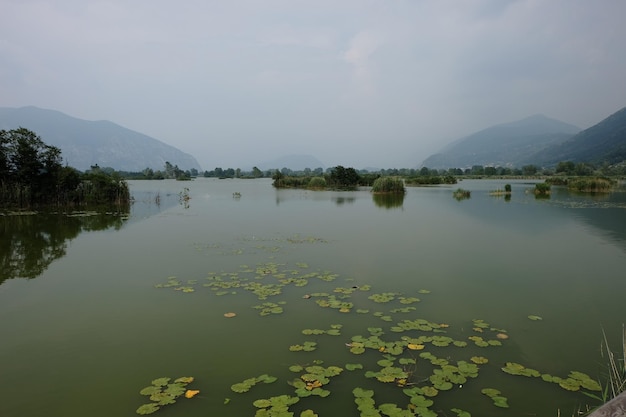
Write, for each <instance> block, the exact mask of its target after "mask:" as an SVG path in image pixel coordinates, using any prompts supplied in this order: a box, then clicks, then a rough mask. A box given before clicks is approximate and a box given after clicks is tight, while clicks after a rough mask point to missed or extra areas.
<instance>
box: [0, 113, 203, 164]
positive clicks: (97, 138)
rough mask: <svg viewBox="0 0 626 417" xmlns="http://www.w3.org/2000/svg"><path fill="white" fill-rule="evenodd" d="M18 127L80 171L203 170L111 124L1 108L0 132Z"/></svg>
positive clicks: (186, 156) (147, 138) (165, 146)
mask: <svg viewBox="0 0 626 417" xmlns="http://www.w3.org/2000/svg"><path fill="white" fill-rule="evenodd" d="M18 127H23V128H26V129H28V130H31V131H33V132H35V133H36V134H37V135H38V136H39V137H41V140H43V141H44V142H45V143H46V144H48V145H53V146H56V147H57V148H59V149H61V156H62V157H63V161H64V163H66V164H67V165H69V166H71V167H74V168H76V169H79V170H81V171H84V170H86V169H89V168H90V167H91V166H92V165H95V164H98V165H100V166H101V167H112V168H114V169H116V170H120V171H134V172H137V171H142V170H144V169H145V168H152V169H154V170H157V169H158V170H163V168H164V167H165V162H166V161H167V162H170V163H171V164H172V165H178V167H179V168H180V169H182V170H189V169H192V168H195V169H197V170H201V168H200V164H198V161H196V159H195V158H194V157H193V156H191V155H189V154H186V153H184V152H182V151H180V150H179V149H177V148H175V147H173V146H170V145H168V144H166V143H163V142H161V141H159V140H157V139H154V138H152V137H150V136H146V135H144V134H142V133H139V132H136V131H134V130H130V129H127V128H125V127H122V126H119V125H117V124H115V123H112V122H109V121H104V120H101V121H88V120H82V119H77V118H74V117H71V116H68V115H66V114H64V113H61V112H58V111H55V110H45V109H40V108H37V107H33V106H28V107H20V108H9V107H0V129H4V130H11V129H17V128H18Z"/></svg>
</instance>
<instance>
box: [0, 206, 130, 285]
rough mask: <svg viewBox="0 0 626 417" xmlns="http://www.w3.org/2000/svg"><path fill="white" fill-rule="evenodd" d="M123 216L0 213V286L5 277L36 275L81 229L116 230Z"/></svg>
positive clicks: (29, 276) (124, 217) (56, 256)
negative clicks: (0, 214) (1, 214)
mask: <svg viewBox="0 0 626 417" xmlns="http://www.w3.org/2000/svg"><path fill="white" fill-rule="evenodd" d="M125 219H126V215H124V216H120V215H112V214H85V213H82V214H73V215H66V214H33V215H3V216H0V236H2V238H1V239H0V285H1V284H2V283H3V282H4V281H5V280H7V279H9V278H29V279H30V278H37V277H38V276H39V275H41V274H42V273H43V272H44V271H45V270H46V269H47V268H48V266H49V265H50V264H51V263H52V262H53V261H54V260H56V259H59V258H61V257H63V256H65V251H66V248H67V241H68V240H71V239H74V238H76V237H77V236H78V235H79V234H80V233H81V232H84V231H95V230H104V229H108V228H115V229H119V228H120V227H122V225H123V224H124V221H125Z"/></svg>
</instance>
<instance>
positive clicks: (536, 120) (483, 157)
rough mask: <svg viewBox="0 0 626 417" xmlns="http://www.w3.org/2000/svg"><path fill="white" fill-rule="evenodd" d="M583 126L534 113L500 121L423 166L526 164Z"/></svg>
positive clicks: (444, 167)
mask: <svg viewBox="0 0 626 417" xmlns="http://www.w3.org/2000/svg"><path fill="white" fill-rule="evenodd" d="M578 132H580V128H578V127H576V126H573V125H570V124H567V123H564V122H561V121H559V120H555V119H551V118H548V117H546V116H543V115H539V114H538V115H534V116H530V117H527V118H525V119H522V120H518V121H515V122H511V123H504V124H499V125H496V126H492V127H489V128H487V129H484V130H481V131H480V132H476V133H474V134H471V135H469V136H466V137H464V138H461V139H459V140H457V141H455V142H453V143H452V144H450V145H448V146H447V147H446V148H444V149H442V150H441V152H439V153H437V154H434V155H431V156H430V157H428V158H427V159H425V160H424V162H422V166H425V167H428V168H436V169H442V168H443V169H447V168H467V167H471V166H472V165H483V166H522V165H524V164H526V163H529V162H528V161H530V160H532V159H533V156H534V155H536V154H537V153H538V152H541V151H543V150H544V149H546V148H548V147H550V146H552V145H555V144H560V143H563V142H565V141H566V140H568V139H570V138H572V137H573V136H574V135H575V134H576V133H578Z"/></svg>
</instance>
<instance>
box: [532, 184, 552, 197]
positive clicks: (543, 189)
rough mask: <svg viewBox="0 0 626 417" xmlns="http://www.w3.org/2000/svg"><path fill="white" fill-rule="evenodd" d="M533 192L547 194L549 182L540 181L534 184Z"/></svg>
mask: <svg viewBox="0 0 626 417" xmlns="http://www.w3.org/2000/svg"><path fill="white" fill-rule="evenodd" d="M535 194H536V195H548V194H550V184H548V183H545V182H540V183H538V184H535Z"/></svg>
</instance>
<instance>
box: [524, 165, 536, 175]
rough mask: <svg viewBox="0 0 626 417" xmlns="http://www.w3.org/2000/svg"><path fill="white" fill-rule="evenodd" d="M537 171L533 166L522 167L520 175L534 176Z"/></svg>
mask: <svg viewBox="0 0 626 417" xmlns="http://www.w3.org/2000/svg"><path fill="white" fill-rule="evenodd" d="M538 170H539V169H538V168H537V167H536V166H535V165H524V166H523V167H522V175H535V174H536V173H537V171H538Z"/></svg>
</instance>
